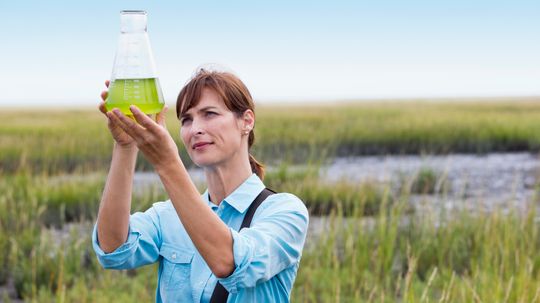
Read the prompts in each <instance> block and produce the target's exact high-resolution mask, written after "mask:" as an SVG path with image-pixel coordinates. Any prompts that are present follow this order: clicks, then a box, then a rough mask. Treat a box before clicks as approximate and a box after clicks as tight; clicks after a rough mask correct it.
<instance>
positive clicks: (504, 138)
mask: <svg viewBox="0 0 540 303" xmlns="http://www.w3.org/2000/svg"><path fill="white" fill-rule="evenodd" d="M173 112H174V110H171V111H170V114H169V116H168V119H167V121H168V124H167V126H168V128H169V131H170V133H171V134H172V136H173V138H174V139H175V140H176V141H177V142H179V123H178V121H177V120H176V117H175V116H174V113H173ZM256 114H257V117H258V120H257V126H256V144H255V146H254V151H253V152H254V154H255V155H256V156H257V157H258V158H260V159H262V160H263V161H264V162H266V163H280V162H282V161H286V162H289V163H290V162H293V163H302V162H306V160H308V161H314V160H315V161H316V160H319V159H321V158H323V159H324V158H331V157H333V156H354V155H366V154H404V153H408V154H419V153H455V152H460V153H461V152H465V153H487V152H493V151H525V150H527V151H539V150H540V99H530V100H529V99H528V100H525V101H520V100H514V101H512V102H503V101H499V102H494V101H493V102H488V101H484V102H476V103H475V102H461V103H460V102H448V103H435V102H410V103H404V102H393V103H392V102H384V103H358V104H348V105H344V106H331V105H325V106H314V107H308V106H281V107H269V106H261V107H260V108H258V110H257V113H256ZM104 119H105V118H104V117H103V116H102V114H101V113H99V112H98V111H97V109H88V110H81V109H78V110H61V111H58V110H54V109H43V110H33V111H28V110H24V111H23V110H16V109H6V110H2V111H1V112H0V154H1V155H2V156H1V157H0V161H1V162H0V166H1V167H2V170H3V171H6V172H10V171H16V170H19V169H20V168H21V167H27V168H30V169H32V171H35V172H37V171H48V172H53V173H56V172H66V171H68V172H71V171H76V170H81V169H82V170H85V169H91V170H95V169H106V168H107V167H108V165H109V160H110V153H111V148H112V143H111V139H110V135H109V134H108V132H107V129H106V123H105V120H104ZM179 146H181V147H183V145H182V144H181V143H179ZM181 154H182V158H183V159H184V160H185V162H186V163H188V164H189V163H190V161H189V159H188V157H187V156H186V153H185V151H183V150H182V151H181ZM138 168H139V169H146V170H148V169H150V167H149V165H148V163H147V162H145V161H143V159H141V161H139V167H138Z"/></svg>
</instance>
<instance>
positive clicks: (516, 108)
mask: <svg viewBox="0 0 540 303" xmlns="http://www.w3.org/2000/svg"><path fill="white" fill-rule="evenodd" d="M536 101H540V99H538V100H528V101H519V102H518V101H516V102H477V103H429V102H423V103H421V102H416V103H399V102H394V103H390V102H386V103H380V104H376V103H361V104H348V105H345V106H340V107H335V106H329V105H325V106H319V107H310V108H308V107H306V106H302V107H300V106H296V107H295V106H289V107H261V108H260V109H259V111H258V112H257V115H258V119H259V120H258V122H257V128H256V130H257V143H256V146H257V149H256V151H255V154H256V155H257V156H258V157H259V158H261V159H263V161H266V162H267V163H270V164H272V165H273V166H274V167H275V169H274V170H272V171H271V172H269V174H268V177H267V185H268V186H269V187H272V188H276V189H279V190H280V191H289V192H293V193H295V194H297V195H298V196H299V197H301V198H302V199H303V200H304V201H305V203H306V205H307V206H308V208H309V209H310V212H311V214H312V216H315V215H317V216H319V215H323V216H324V217H323V218H324V219H323V220H325V221H326V222H327V223H328V226H330V227H331V228H328V229H326V230H324V232H323V233H321V234H320V235H319V236H316V237H315V236H314V237H310V238H309V240H308V243H307V246H306V250H305V251H304V255H303V257H302V262H301V266H300V270H299V273H298V277H297V280H296V284H295V288H294V289H293V293H292V298H291V301H292V302H540V221H539V220H538V219H537V218H538V214H537V213H536V210H535V209H534V208H531V209H529V210H527V211H526V212H518V211H513V210H511V209H510V210H508V209H506V210H504V211H503V210H501V211H494V212H489V213H483V212H478V213H470V212H467V211H456V212H452V213H440V212H438V210H434V211H433V213H415V212H414V209H411V208H410V205H409V203H408V201H409V195H410V194H411V193H414V192H417V191H422V192H423V191H425V192H430V190H432V188H429V187H430V186H429V184H432V183H434V182H433V180H432V179H433V178H436V176H431V175H430V174H428V173H426V174H422V175H420V176H419V177H418V178H419V179H418V180H411V182H408V183H407V184H408V186H405V187H404V188H403V190H402V192H400V193H399V194H398V195H395V194H392V193H391V192H390V190H389V189H388V188H380V187H377V186H374V185H373V184H370V183H362V184H353V183H350V182H347V181H339V182H337V183H331V184H330V183H326V182H325V181H323V180H321V179H319V178H318V169H319V168H318V167H319V165H321V164H322V163H324V162H325V161H326V160H328V159H331V157H334V156H349V155H364V154H388V153H451V152H474V153H487V152H493V151H517V150H520V151H533V152H534V151H538V149H539V147H540V119H539V118H540V102H536ZM168 121H169V123H168V126H169V130H170V131H171V133H173V134H174V137H175V139H177V137H178V136H177V135H176V134H178V125H177V124H176V123H175V122H176V120H175V119H174V117H173V115H171V116H170V117H169V120H168ZM111 147H112V145H111V139H110V136H109V134H108V133H107V130H106V125H105V121H104V118H103V117H102V116H101V115H100V114H99V113H98V112H97V111H93V110H70V111H68V110H65V111H54V110H36V111H28V110H13V109H7V110H3V111H0V301H4V302H9V301H11V300H13V299H14V298H12V297H10V296H9V295H8V294H7V290H8V289H9V288H10V287H12V288H14V289H15V292H16V293H17V295H18V296H19V297H20V298H22V299H23V300H24V301H28V302H111V301H114V302H134V301H144V302H148V301H152V300H153V298H154V294H155V287H156V278H157V277H156V268H155V266H148V267H144V268H141V269H137V270H131V271H106V270H103V269H101V267H100V266H99V265H98V263H97V260H96V258H95V256H94V253H93V250H92V248H91V245H90V229H91V228H92V224H93V222H94V220H95V216H96V213H97V207H98V203H99V199H100V196H101V191H102V188H103V182H104V178H105V174H106V170H107V167H108V164H109V161H110V151H111ZM183 156H184V158H185V154H183ZM295 163H303V164H306V163H307V165H306V166H305V167H304V168H303V169H301V170H297V169H293V168H292V166H291V164H295ZM138 169H141V170H145V169H146V170H148V169H150V167H149V166H148V164H145V162H143V161H140V164H139V166H138ZM426 184H428V185H426ZM163 199H166V193H164V192H163V191H162V190H161V189H160V188H157V187H156V188H153V187H151V188H148V189H147V190H145V191H144V192H142V193H141V194H138V195H134V197H133V210H134V211H136V210H144V209H145V208H147V207H148V206H149V205H150V204H151V203H152V202H154V201H158V200H163ZM533 200H534V201H531V202H532V203H531V204H532V205H536V203H537V200H538V198H537V197H534V198H533ZM8 285H10V286H9V287H8Z"/></svg>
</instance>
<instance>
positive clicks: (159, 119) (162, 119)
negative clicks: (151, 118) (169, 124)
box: [156, 105, 169, 127]
mask: <svg viewBox="0 0 540 303" xmlns="http://www.w3.org/2000/svg"><path fill="white" fill-rule="evenodd" d="M168 110H169V107H168V106H167V105H165V106H164V107H163V110H162V111H161V112H159V113H158V114H157V115H156V122H157V123H158V124H159V125H161V126H163V127H165V114H166V113H167V111H168Z"/></svg>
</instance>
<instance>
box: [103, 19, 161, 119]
mask: <svg viewBox="0 0 540 303" xmlns="http://www.w3.org/2000/svg"><path fill="white" fill-rule="evenodd" d="M146 19H147V17H146V12H145V11H132V10H130V11H121V12H120V23H121V25H120V39H119V40H118V49H117V50H116V56H115V58H114V66H113V71H112V76H111V83H110V85H109V94H108V96H107V100H106V102H105V107H106V108H107V111H110V110H112V109H113V108H118V109H120V110H121V111H122V112H123V113H124V114H126V115H132V113H131V111H130V110H129V106H130V105H132V104H133V105H136V106H137V107H139V108H140V109H141V110H142V111H143V112H144V113H146V114H154V113H158V112H160V111H161V109H162V108H163V105H164V100H163V94H162V92H161V87H160V85H159V80H158V77H157V74H156V68H155V64H154V57H153V55H152V49H151V48H150V41H149V40H148V34H147V33H146Z"/></svg>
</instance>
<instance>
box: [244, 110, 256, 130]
mask: <svg viewBox="0 0 540 303" xmlns="http://www.w3.org/2000/svg"><path fill="white" fill-rule="evenodd" d="M253 127H255V113H253V111H252V110H251V109H246V110H245V111H244V113H243V114H242V129H243V130H245V131H251V130H252V129H253Z"/></svg>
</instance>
